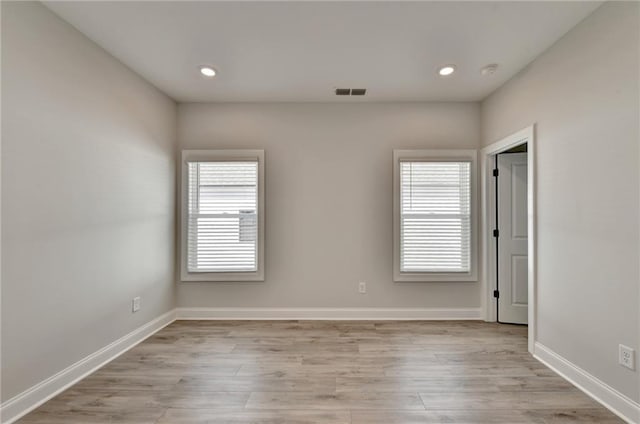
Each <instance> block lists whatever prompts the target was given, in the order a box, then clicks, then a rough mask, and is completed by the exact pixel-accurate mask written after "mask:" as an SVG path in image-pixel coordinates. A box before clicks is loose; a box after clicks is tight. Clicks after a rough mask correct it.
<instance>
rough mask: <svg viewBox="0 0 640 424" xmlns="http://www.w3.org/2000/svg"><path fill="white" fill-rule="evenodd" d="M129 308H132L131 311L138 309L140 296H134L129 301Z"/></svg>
mask: <svg viewBox="0 0 640 424" xmlns="http://www.w3.org/2000/svg"><path fill="white" fill-rule="evenodd" d="M131 304H132V305H131V307H132V308H131V309H132V310H133V312H138V311H139V310H140V298H139V297H134V298H133V301H132V302H131Z"/></svg>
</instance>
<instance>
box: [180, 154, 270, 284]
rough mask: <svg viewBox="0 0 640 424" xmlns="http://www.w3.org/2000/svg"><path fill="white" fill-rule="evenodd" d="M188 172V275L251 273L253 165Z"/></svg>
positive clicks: (203, 165)
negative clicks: (200, 273)
mask: <svg viewBox="0 0 640 424" xmlns="http://www.w3.org/2000/svg"><path fill="white" fill-rule="evenodd" d="M188 167H189V168H188V199H187V202H188V223H187V226H188V228H187V245H188V246H187V267H188V271H189V272H253V271H257V268H258V162H257V161H237V162H236V161H216V162H189V164H188Z"/></svg>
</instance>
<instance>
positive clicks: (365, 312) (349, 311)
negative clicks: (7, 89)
mask: <svg viewBox="0 0 640 424" xmlns="http://www.w3.org/2000/svg"><path fill="white" fill-rule="evenodd" d="M176 319H179V320H204V319H208V320H289V319H292V320H296V319H302V320H481V319H482V310H481V309H480V308H177V309H176Z"/></svg>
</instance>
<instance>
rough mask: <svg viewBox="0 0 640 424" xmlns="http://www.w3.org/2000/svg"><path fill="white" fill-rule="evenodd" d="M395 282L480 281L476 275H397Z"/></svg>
mask: <svg viewBox="0 0 640 424" xmlns="http://www.w3.org/2000/svg"><path fill="white" fill-rule="evenodd" d="M393 281H394V282H396V283H443V282H447V283H449V282H460V283H474V282H477V281H478V277H477V276H476V274H475V273H463V272H461V273H446V274H437V273H404V272H402V273H395V274H394V276H393Z"/></svg>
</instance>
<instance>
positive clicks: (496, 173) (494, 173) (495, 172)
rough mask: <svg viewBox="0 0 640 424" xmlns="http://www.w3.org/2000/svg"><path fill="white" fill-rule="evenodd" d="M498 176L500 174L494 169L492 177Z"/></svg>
mask: <svg viewBox="0 0 640 424" xmlns="http://www.w3.org/2000/svg"><path fill="white" fill-rule="evenodd" d="M498 174H500V171H498V168H496V169H494V170H493V176H494V177H497V176H498Z"/></svg>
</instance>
